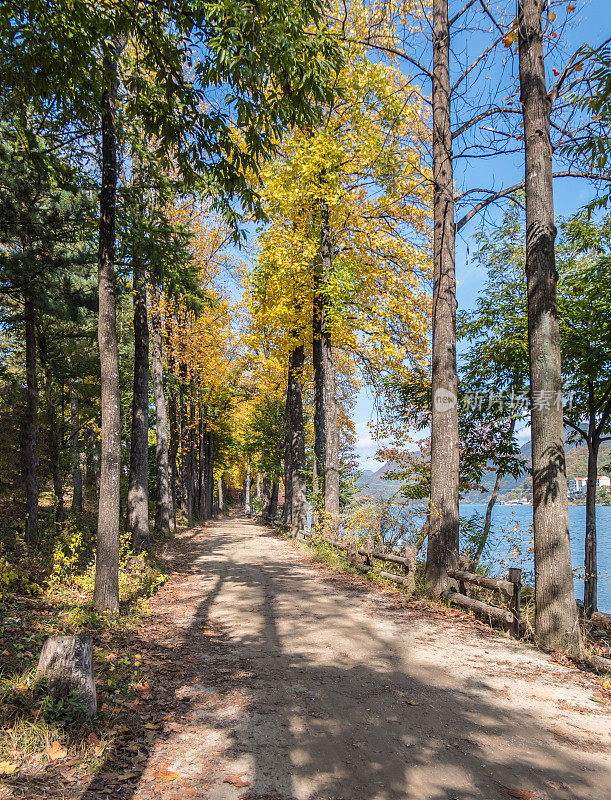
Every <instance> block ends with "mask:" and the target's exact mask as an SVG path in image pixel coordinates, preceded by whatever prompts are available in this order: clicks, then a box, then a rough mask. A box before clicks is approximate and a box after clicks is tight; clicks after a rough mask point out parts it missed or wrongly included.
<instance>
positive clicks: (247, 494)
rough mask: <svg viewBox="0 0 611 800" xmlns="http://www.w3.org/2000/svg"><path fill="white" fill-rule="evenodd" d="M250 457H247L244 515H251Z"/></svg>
mask: <svg viewBox="0 0 611 800" xmlns="http://www.w3.org/2000/svg"><path fill="white" fill-rule="evenodd" d="M250 483H251V476H250V456H246V480H245V481H244V513H245V514H250Z"/></svg>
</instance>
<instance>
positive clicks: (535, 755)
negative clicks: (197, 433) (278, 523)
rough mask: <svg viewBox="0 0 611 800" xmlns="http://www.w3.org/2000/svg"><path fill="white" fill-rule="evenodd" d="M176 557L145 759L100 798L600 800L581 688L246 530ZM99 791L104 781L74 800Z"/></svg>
mask: <svg viewBox="0 0 611 800" xmlns="http://www.w3.org/2000/svg"><path fill="white" fill-rule="evenodd" d="M173 547H175V548H176V549H175V551H174V552H175V559H174V568H175V570H176V572H175V573H174V575H173V577H172V579H171V580H170V581H169V582H168V583H167V584H166V585H165V586H164V587H163V588H162V589H161V590H160V592H159V594H158V595H157V596H156V597H155V598H154V599H153V600H152V602H151V609H152V617H151V618H150V619H148V620H147V623H146V625H145V626H143V627H144V628H145V630H144V631H143V634H142V635H143V636H144V637H146V639H147V640H148V643H147V641H143V643H142V647H143V652H144V653H145V659H147V660H148V661H149V664H150V665H151V668H152V669H153V672H152V673H151V676H150V677H149V681H150V682H151V684H152V693H153V699H152V704H153V705H152V707H156V708H157V711H156V712H155V716H154V717H153V722H152V723H151V725H150V726H149V727H150V729H149V730H148V731H147V737H148V751H147V758H146V761H145V760H144V759H143V758H142V753H141V754H140V756H139V758H140V762H139V766H138V767H137V768H136V769H135V770H134V767H133V765H132V766H130V767H127V766H126V767H125V769H126V770H131V772H130V773H129V774H130V776H131V777H130V778H129V779H127V780H125V781H123V782H119V783H117V784H115V786H116V788H115V794H113V796H117V797H130V798H131V797H135V798H148V797H153V796H155V797H157V798H159V797H163V798H179V797H180V798H183V797H188V796H189V797H190V796H193V797H204V798H207V799H208V800H234V798H236V800H237V798H243V799H244V800H293V799H294V798H299V800H302V799H303V800H305V799H306V798H307V799H308V800H314V799H316V800H339V799H340V798H341V799H342V800H395V799H397V800H398V798H402V799H403V798H414V799H415V798H418V800H423V798H436V799H437V798H438V799H439V800H442V799H444V800H445V799H448V800H449V798H459V799H460V800H467V798H482V799H484V798H485V800H493V798H497V797H498V798H502V797H508V796H510V795H509V794H508V789H510V790H514V792H515V791H517V790H522V791H523V794H515V793H514V795H513V796H514V797H515V796H519V797H548V798H550V800H551V799H552V798H553V800H556V799H558V800H560V798H567V800H568V798H572V799H574V798H582V799H583V800H585V799H586V798H587V799H588V800H594V799H595V798H601V800H602V798H603V797H606V796H608V795H607V791H608V787H609V779H610V776H611V773H610V771H609V758H608V755H606V754H608V752H609V742H610V733H611V731H610V726H609V717H608V712H607V711H606V708H605V707H604V705H600V704H597V703H595V702H593V701H592V700H591V699H590V698H591V697H592V696H593V692H594V686H593V683H592V681H591V679H590V678H589V677H588V676H587V675H584V674H583V673H578V672H577V671H576V670H573V669H569V668H565V667H564V666H561V665H559V664H556V663H552V662H551V661H550V660H549V658H548V657H547V656H545V655H543V654H541V653H540V652H537V651H536V650H534V649H532V648H529V647H528V646H526V645H524V644H519V643H514V642H513V641H511V640H508V639H504V638H503V637H500V636H497V635H495V634H493V633H488V632H486V631H482V630H480V629H478V628H476V627H474V626H473V625H471V624H469V623H464V622H461V621H459V620H451V621H450V623H448V619H447V618H444V617H443V616H441V615H440V614H435V613H434V612H431V611H430V609H429V610H428V611H427V610H426V609H425V608H424V606H418V604H417V603H411V605H410V607H408V608H401V607H400V606H399V605H398V604H397V603H396V602H394V601H393V600H392V599H391V598H389V596H388V595H386V594H385V593H383V592H381V591H379V590H377V589H369V587H366V586H364V585H363V583H362V582H361V581H358V580H357V581H354V580H353V579H351V578H348V577H346V576H343V575H338V574H336V573H332V572H330V571H329V570H328V568H326V567H321V566H319V565H316V564H312V563H311V562H309V558H308V556H307V554H306V553H304V552H302V551H301V550H300V549H299V548H297V547H296V546H295V545H294V544H292V543H289V542H286V541H284V540H282V539H281V538H279V537H277V536H275V535H274V534H273V533H272V532H271V531H270V530H269V529H267V528H265V527H262V526H260V525H258V524H256V523H255V522H253V521H251V520H245V519H237V518H229V519H221V520H217V521H212V522H209V523H207V524H206V525H205V526H204V527H202V528H200V529H195V530H191V531H189V532H187V533H186V534H183V535H182V536H181V538H180V539H179V540H178V541H177V542H176V543H175V545H173ZM164 654H165V655H164ZM164 663H165V665H166V666H165V667H164V666H163V664H164ZM155 664H157V665H158V668H157V669H155ZM160 664H161V665H162V666H159V665H160ZM153 682H156V683H155V685H153ZM160 698H162V699H161V700H160ZM155 703H157V706H155ZM126 735H127V736H129V735H128V734H127V733H126ZM137 749H138V748H137V747H136V750H137ZM127 751H129V745H128V746H127V747H126V749H125V750H124V751H121V750H119V754H120V757H122V754H123V755H125V753H126V752H127ZM113 769H114V770H118V771H119V772H120V771H121V766H120V764H119V765H117V764H116V763H115V765H114V767H113ZM228 778H229V779H232V781H233V782H232V783H228V782H226V780H227V779H228ZM246 784H248V785H246ZM103 787H106V790H107V791H108V774H106V776H104V773H102V774H101V775H100V776H98V778H97V779H94V782H93V784H92V785H90V787H89V789H88V790H87V791H86V792H85V795H83V796H84V797H87V798H93V797H97V793H98V792H100V791H101V790H102V789H103ZM529 792H536V794H529ZM100 796H103V795H102V794H100Z"/></svg>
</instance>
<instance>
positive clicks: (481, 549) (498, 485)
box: [471, 470, 503, 569]
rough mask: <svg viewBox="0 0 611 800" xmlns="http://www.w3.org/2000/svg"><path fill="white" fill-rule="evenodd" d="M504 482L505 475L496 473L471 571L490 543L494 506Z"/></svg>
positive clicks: (499, 472)
mask: <svg viewBox="0 0 611 800" xmlns="http://www.w3.org/2000/svg"><path fill="white" fill-rule="evenodd" d="M502 480H503V473H502V472H501V470H499V471H498V472H497V473H496V478H495V481H494V488H493V489H492V494H491V495H490V498H489V500H488V505H487V506H486V516H485V517H484V528H483V530H482V535H481V537H480V540H479V542H478V543H477V549H476V551H475V555H474V556H473V558H472V559H471V569H474V568H475V567H476V566H477V565H478V564H479V560H480V558H481V557H482V553H483V552H484V548H485V547H486V542H487V541H488V537H489V536H490V528H491V527H492V511H493V509H494V506H495V505H496V501H497V499H498V496H499V490H500V488H501V481H502Z"/></svg>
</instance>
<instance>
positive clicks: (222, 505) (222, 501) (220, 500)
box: [217, 475, 225, 514]
mask: <svg viewBox="0 0 611 800" xmlns="http://www.w3.org/2000/svg"><path fill="white" fill-rule="evenodd" d="M217 490H218V504H219V514H222V513H223V512H224V511H225V495H224V492H223V476H222V475H221V476H220V477H219V479H218V489H217Z"/></svg>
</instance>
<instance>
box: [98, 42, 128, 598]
mask: <svg viewBox="0 0 611 800" xmlns="http://www.w3.org/2000/svg"><path fill="white" fill-rule="evenodd" d="M125 44H126V40H125V38H122V40H121V41H116V42H115V43H114V51H115V52H114V57H109V56H107V57H105V58H104V67H105V73H106V75H107V78H108V80H109V88H107V89H105V90H104V92H103V94H102V187H101V192H100V234H99V241H98V296H99V301H98V309H99V311H98V346H99V349H100V368H101V370H100V371H101V408H102V451H101V452H102V458H101V462H102V463H101V474H100V500H99V504H98V536H97V549H96V569H95V587H94V592H93V607H94V608H95V610H96V611H110V612H112V613H115V612H117V611H118V610H119V509H120V500H121V493H120V475H121V417H120V413H121V409H120V394H119V347H118V341H117V319H116V297H115V215H116V202H117V138H116V121H115V103H116V98H117V88H118V78H117V74H118V70H117V62H118V58H119V55H120V53H121V51H122V50H123V48H124V47H125Z"/></svg>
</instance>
